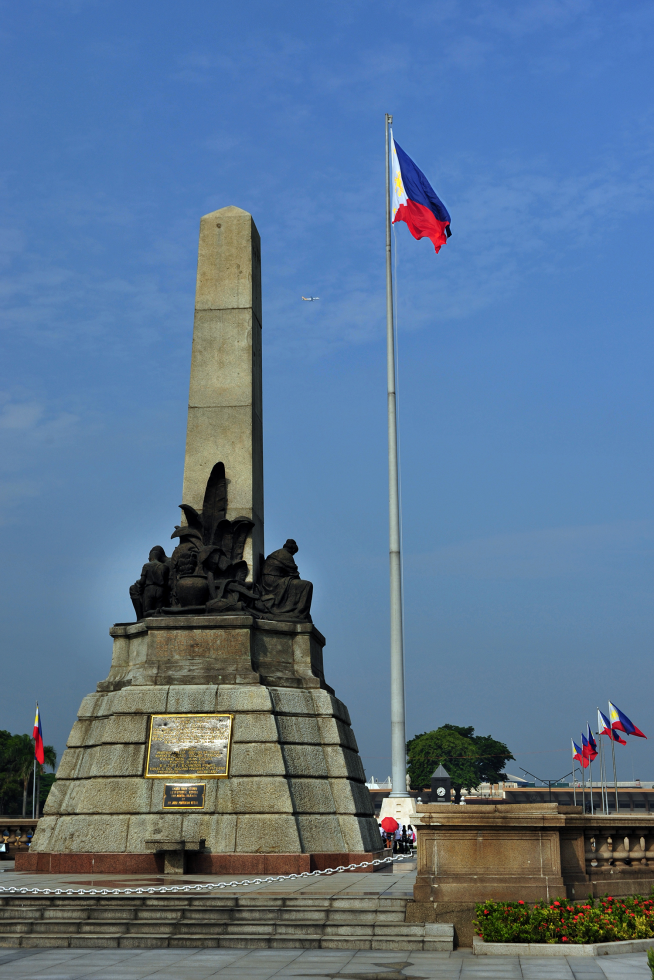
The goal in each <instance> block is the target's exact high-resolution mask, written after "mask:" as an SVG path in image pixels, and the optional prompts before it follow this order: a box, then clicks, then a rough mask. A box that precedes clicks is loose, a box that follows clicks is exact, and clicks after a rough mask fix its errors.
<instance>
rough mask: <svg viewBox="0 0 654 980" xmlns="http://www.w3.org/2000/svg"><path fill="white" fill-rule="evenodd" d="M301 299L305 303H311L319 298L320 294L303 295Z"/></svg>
mask: <svg viewBox="0 0 654 980" xmlns="http://www.w3.org/2000/svg"><path fill="white" fill-rule="evenodd" d="M302 299H303V300H304V302H305V303H313V301H314V299H320V296H303V297H302Z"/></svg>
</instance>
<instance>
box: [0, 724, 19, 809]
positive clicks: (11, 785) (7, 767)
mask: <svg viewBox="0 0 654 980" xmlns="http://www.w3.org/2000/svg"><path fill="white" fill-rule="evenodd" d="M12 738H13V735H12V734H11V732H7V731H4V730H0V813H5V811H7V810H9V812H11V811H12V810H13V808H14V805H15V803H16V799H17V796H18V794H19V782H18V777H17V776H16V773H15V772H14V771H13V769H12V767H11V762H10V760H9V758H8V757H7V747H8V745H9V743H10V742H11V739H12Z"/></svg>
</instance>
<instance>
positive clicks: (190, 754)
mask: <svg viewBox="0 0 654 980" xmlns="http://www.w3.org/2000/svg"><path fill="white" fill-rule="evenodd" d="M233 720H234V716H233V715H152V718H151V720H150V739H149V742H148V756H147V761H146V764H145V775H146V776H147V777H150V778H151V779H166V778H169V777H170V776H202V777H203V778H206V777H209V778H213V779H225V778H226V777H227V776H228V775H229V750H230V746H231V739H232V722H233Z"/></svg>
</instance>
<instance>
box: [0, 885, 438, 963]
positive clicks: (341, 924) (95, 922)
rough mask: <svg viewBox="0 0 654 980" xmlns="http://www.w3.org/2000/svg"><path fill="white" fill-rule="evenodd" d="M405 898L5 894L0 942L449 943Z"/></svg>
mask: <svg viewBox="0 0 654 980" xmlns="http://www.w3.org/2000/svg"><path fill="white" fill-rule="evenodd" d="M408 900H409V899H407V898H383V897H380V898H374V899H371V898H364V897H362V898H361V899H356V898H348V899H339V898H318V897H316V898H311V897H308V898H307V897H293V896H289V897H288V898H262V897H261V896H255V895H252V896H248V895H244V896H242V897H239V898H236V897H229V898H228V897H221V898H207V897H199V896H198V897H195V896H189V897H188V898H185V899H180V898H178V897H175V898H172V897H171V898H170V900H167V899H165V898H142V897H138V898H135V897H134V896H129V897H128V896H125V897H122V898H114V897H94V898H85V897H81V898H79V899H70V898H66V899H61V898H56V897H53V898H46V899H42V898H39V899H31V898H26V897H23V896H20V897H8V898H4V899H2V900H0V947H24V948H35V947H61V946H65V947H68V946H69V947H75V948H94V947H104V948H117V947H120V948H131V949H134V948H143V949H152V948H157V947H187V948H193V947H195V948H198V947H208V946H210V947H225V948H247V947H258V948H270V949H305V948H310V949H380V950H381V949H398V950H431V951H437V950H440V951H443V952H445V951H449V950H451V949H452V945H453V927H452V926H451V925H446V924H443V923H413V922H412V923H407V922H406V921H405V919H406V906H407V902H408Z"/></svg>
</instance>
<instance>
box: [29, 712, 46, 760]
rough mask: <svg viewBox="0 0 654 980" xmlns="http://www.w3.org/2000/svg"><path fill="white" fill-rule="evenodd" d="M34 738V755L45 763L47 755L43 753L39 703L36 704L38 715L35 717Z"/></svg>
mask: <svg viewBox="0 0 654 980" xmlns="http://www.w3.org/2000/svg"><path fill="white" fill-rule="evenodd" d="M32 738H33V739H34V755H35V757H36V761H37V762H40V763H41V765H43V763H44V762H45V755H44V754H43V731H42V730H41V712H40V711H39V706H38V703H37V705H36V717H35V719H34V731H33V732H32Z"/></svg>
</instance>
